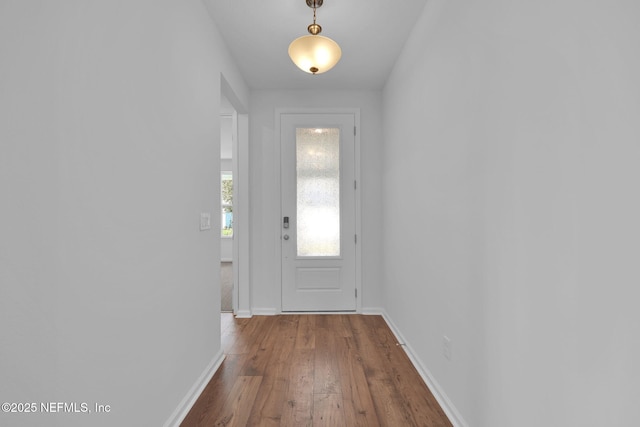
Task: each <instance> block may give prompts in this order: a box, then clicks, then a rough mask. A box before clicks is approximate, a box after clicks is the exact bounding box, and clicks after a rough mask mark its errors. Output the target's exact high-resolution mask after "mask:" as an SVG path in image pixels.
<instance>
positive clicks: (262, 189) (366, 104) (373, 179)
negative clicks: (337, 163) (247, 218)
mask: <svg viewBox="0 0 640 427" xmlns="http://www.w3.org/2000/svg"><path fill="white" fill-rule="evenodd" d="M309 77H310V78H313V76H309ZM288 107H294V108H339V107H344V108H360V120H361V129H360V132H361V172H362V182H361V187H360V188H361V191H362V212H363V214H362V216H363V218H362V236H361V240H359V242H361V243H362V247H363V252H362V266H363V268H362V269H363V272H362V298H363V300H362V305H363V307H376V308H377V307H381V304H382V299H381V294H380V286H381V280H380V278H381V275H382V270H381V262H382V235H381V232H380V230H381V227H382V199H381V197H380V187H381V183H382V182H381V177H380V170H381V165H382V150H381V144H382V105H381V92H380V91H344V90H341V91H326V90H322V91H320V90H318V91H314V90H308V91H295V90H292V91H269V90H252V91H251V110H250V156H251V157H250V164H251V172H250V174H251V177H250V179H251V250H252V252H251V286H252V307H253V308H254V309H258V310H259V311H262V310H265V311H267V312H268V311H269V310H276V309H279V307H280V284H279V283H277V281H276V279H275V277H276V271H277V270H276V268H279V267H278V266H279V265H280V260H277V259H275V257H274V247H275V246H274V245H275V241H274V236H275V233H276V232H277V230H279V227H280V219H279V211H280V208H279V206H277V205H276V203H275V200H274V195H276V194H278V192H279V189H277V188H275V185H274V182H275V175H274V174H275V173H276V172H275V170H274V160H275V159H274V155H275V151H274V144H278V143H279V141H278V140H277V139H276V137H275V136H274V129H275V109H276V108H288Z"/></svg>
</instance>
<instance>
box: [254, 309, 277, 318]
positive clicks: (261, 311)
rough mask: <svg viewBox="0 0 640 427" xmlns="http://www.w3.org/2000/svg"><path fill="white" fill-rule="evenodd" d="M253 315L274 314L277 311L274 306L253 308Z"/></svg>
mask: <svg viewBox="0 0 640 427" xmlns="http://www.w3.org/2000/svg"><path fill="white" fill-rule="evenodd" d="M251 312H252V313H253V315H254V316H275V315H276V314H279V311H278V310H276V309H275V308H253V309H252V310H251Z"/></svg>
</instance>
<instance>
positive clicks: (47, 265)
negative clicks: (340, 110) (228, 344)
mask: <svg viewBox="0 0 640 427" xmlns="http://www.w3.org/2000/svg"><path fill="white" fill-rule="evenodd" d="M0 58H1V62H2V66H1V67H0V75H1V76H0V94H1V95H0V121H1V122H0V203H1V209H0V216H1V219H0V283H1V285H0V292H1V294H0V323H1V324H2V325H3V333H2V334H1V338H0V341H1V342H0V397H1V400H2V401H3V402H5V401H7V402H88V403H89V404H91V405H93V403H101V404H108V405H111V412H110V413H109V414H101V415H100V414H49V415H42V414H40V415H36V414H5V413H1V414H0V424H2V425H12V426H13V425H15V426H30V425H60V426H63V425H64V426H75V425H78V426H79V425H82V426H84V425H92V426H101V425H104V426H107V425H109V426H113V425H156V426H157V425H162V424H163V423H164V422H165V421H166V420H167V419H168V418H169V416H170V414H171V413H172V411H174V409H176V407H178V405H179V403H180V401H181V400H182V399H183V397H184V396H185V395H186V394H187V392H188V390H189V389H190V388H191V387H192V386H193V385H194V383H195V382H196V380H197V379H198V377H199V376H200V375H201V374H202V373H203V371H204V370H205V368H206V367H207V365H208V364H209V363H210V362H211V361H212V359H213V358H215V357H216V356H217V355H219V351H220V339H219V331H220V318H219V306H220V301H219V298H220V290H219V263H218V262H217V260H218V259H219V251H220V241H219V237H218V235H217V233H214V232H211V231H209V232H200V231H199V227H198V226H199V213H200V212H201V211H208V212H213V213H214V214H215V213H216V212H217V211H218V206H219V188H220V186H219V185H218V184H217V183H218V182H219V162H218V161H217V159H218V158H219V154H218V153H219V152H220V146H219V138H220V130H219V120H218V115H219V105H220V74H221V73H223V74H224V75H225V77H226V79H227V81H229V82H230V83H231V85H232V86H233V87H234V89H236V90H237V94H238V96H239V97H240V99H243V100H244V101H245V102H246V101H247V100H248V96H247V94H248V89H247V88H246V86H245V85H244V83H243V81H242V78H241V77H239V74H238V73H237V71H236V70H235V68H234V66H233V64H232V61H231V60H230V56H229V55H228V53H227V52H226V50H225V48H224V46H223V44H222V41H221V38H220V36H219V34H218V33H217V30H216V29H215V28H214V26H213V24H212V23H211V20H210V17H209V16H208V14H207V11H206V9H205V8H204V7H203V5H202V3H201V2H200V1H198V0H190V1H180V2H169V1H163V2H160V3H158V2H153V1H135V2H131V1H101V2H83V1H71V0H65V1H56V2H48V1H31V2H22V1H3V2H1V3H0ZM214 260H215V261H214Z"/></svg>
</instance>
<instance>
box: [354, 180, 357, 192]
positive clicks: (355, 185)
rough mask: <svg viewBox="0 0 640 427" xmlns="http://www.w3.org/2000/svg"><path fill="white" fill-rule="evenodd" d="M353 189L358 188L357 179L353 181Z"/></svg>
mask: <svg viewBox="0 0 640 427" xmlns="http://www.w3.org/2000/svg"><path fill="white" fill-rule="evenodd" d="M353 189H354V190H357V189H358V181H353Z"/></svg>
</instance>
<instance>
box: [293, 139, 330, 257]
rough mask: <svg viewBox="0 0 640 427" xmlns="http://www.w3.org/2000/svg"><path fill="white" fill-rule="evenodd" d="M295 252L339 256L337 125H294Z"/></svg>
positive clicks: (304, 254)
mask: <svg viewBox="0 0 640 427" xmlns="http://www.w3.org/2000/svg"><path fill="white" fill-rule="evenodd" d="M296 193H297V200H296V209H297V223H296V224H297V225H296V235H297V255H298V256H299V257H304V256H340V129H336V128H325V129H318V128H297V129H296Z"/></svg>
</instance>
